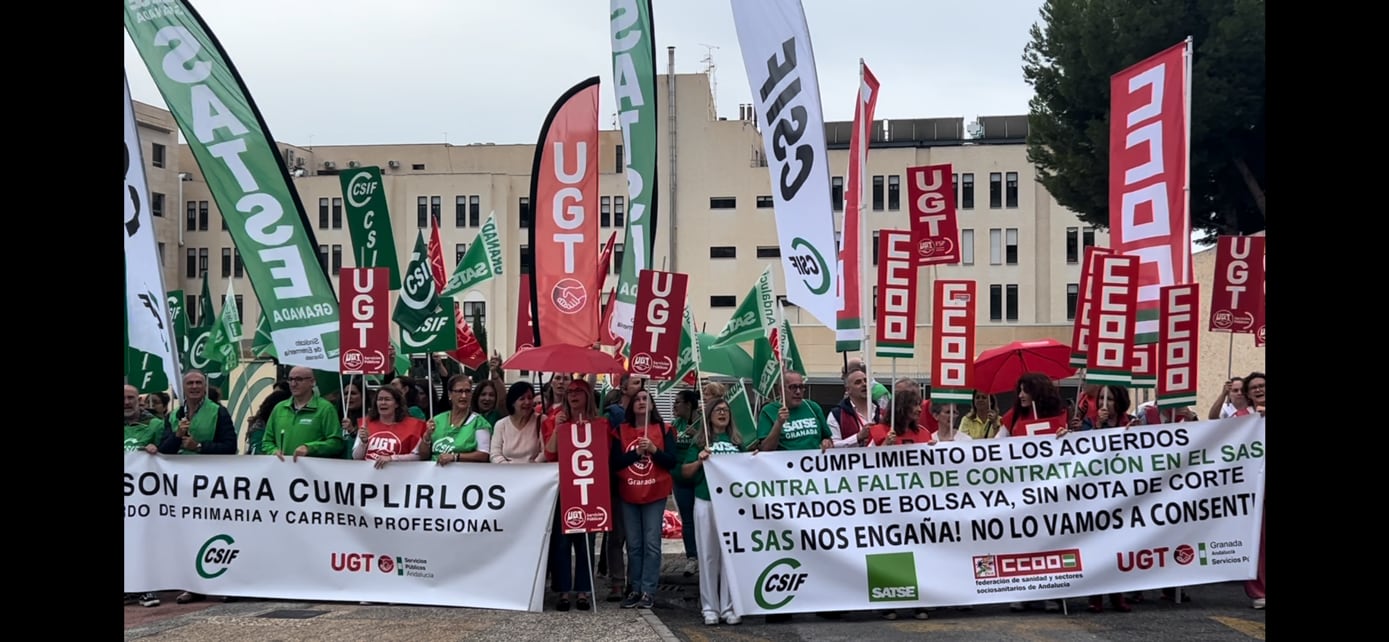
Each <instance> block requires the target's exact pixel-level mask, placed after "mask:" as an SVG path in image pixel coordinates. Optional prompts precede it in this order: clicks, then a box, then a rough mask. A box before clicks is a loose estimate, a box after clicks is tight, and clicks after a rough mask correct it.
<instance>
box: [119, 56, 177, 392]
mask: <svg viewBox="0 0 1389 642" xmlns="http://www.w3.org/2000/svg"><path fill="white" fill-rule="evenodd" d="M143 149H144V148H143V147H142V143H141V142H140V134H139V129H138V128H137V126H136V124H135V108H134V105H132V104H131V102H130V81H129V80H126V81H125V215H124V221H125V225H124V228H125V310H126V318H127V321H128V323H129V328H130V347H132V348H135V349H136V350H139V351H141V352H148V353H149V354H151V355H154V356H156V357H159V358H160V359H162V360H163V361H164V374H165V375H166V376H167V377H169V386H170V387H171V388H172V389H173V391H174V394H175V396H176V397H179V398H182V397H183V379H182V378H181V377H180V376H179V365H178V351H177V350H175V349H174V329H173V323H172V322H171V321H170V319H169V301H168V299H166V298H165V294H164V274H163V272H161V271H160V269H159V245H158V241H156V240H155V238H154V218H153V217H152V216H151V215H150V207H152V205H151V203H150V191H149V186H148V184H147V183H146V182H145V155H144V154H143V153H142V150H143ZM175 153H176V152H175ZM176 206H177V205H176ZM130 383H132V384H134V385H135V386H136V387H137V388H140V389H141V390H144V389H145V386H144V385H142V382H139V381H132V382H130Z"/></svg>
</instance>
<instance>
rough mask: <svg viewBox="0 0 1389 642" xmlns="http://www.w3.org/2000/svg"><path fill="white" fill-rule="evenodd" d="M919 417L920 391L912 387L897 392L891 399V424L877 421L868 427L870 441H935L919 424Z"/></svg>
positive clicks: (878, 443) (879, 443)
mask: <svg viewBox="0 0 1389 642" xmlns="http://www.w3.org/2000/svg"><path fill="white" fill-rule="evenodd" d="M920 419H921V393H919V392H917V391H915V390H912V389H906V390H903V391H901V392H898V393H897V395H896V398H895V399H894V400H893V412H892V425H891V426H888V425H887V424H882V423H877V424H873V425H872V426H871V427H869V428H868V431H869V434H870V435H871V437H870V443H872V445H874V446H900V445H906V444H934V443H936V440H935V437H934V436H933V435H932V434H931V431H930V430H929V429H927V428H926V427H925V426H922V425H921V424H920V422H919V420H920Z"/></svg>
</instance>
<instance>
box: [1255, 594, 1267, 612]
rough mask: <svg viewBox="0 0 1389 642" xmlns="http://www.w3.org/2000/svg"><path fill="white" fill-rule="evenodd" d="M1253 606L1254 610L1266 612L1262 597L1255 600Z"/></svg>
mask: <svg viewBox="0 0 1389 642" xmlns="http://www.w3.org/2000/svg"><path fill="white" fill-rule="evenodd" d="M1253 606H1254V608H1255V609H1256V610H1259V611H1262V610H1264V598H1262V597H1261V598H1258V599H1255V600H1254V604H1253Z"/></svg>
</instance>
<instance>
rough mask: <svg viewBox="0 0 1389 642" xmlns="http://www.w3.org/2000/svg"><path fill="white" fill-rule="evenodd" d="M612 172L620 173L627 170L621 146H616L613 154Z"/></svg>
mask: <svg viewBox="0 0 1389 642" xmlns="http://www.w3.org/2000/svg"><path fill="white" fill-rule="evenodd" d="M613 156H614V158H613V173H614V174H621V173H623V172H625V171H627V159H626V158H624V157H623V153H622V146H621V145H618V146H617V153H616V154H613Z"/></svg>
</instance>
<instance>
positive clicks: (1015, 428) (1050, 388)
mask: <svg viewBox="0 0 1389 642" xmlns="http://www.w3.org/2000/svg"><path fill="white" fill-rule="evenodd" d="M1017 393H1018V394H1017V399H1015V400H1014V401H1013V407H1012V408H1011V409H1009V410H1008V412H1005V413H1003V418H1002V419H1000V420H999V430H998V434H997V435H995V437H1011V436H1013V435H1018V436H1020V437H1022V436H1029V435H1052V434H1056V431H1057V430H1060V429H1061V428H1063V427H1065V426H1067V425H1068V424H1069V423H1070V421H1069V420H1070V416H1069V414H1068V413H1067V412H1066V404H1065V403H1064V402H1063V401H1061V393H1059V392H1057V390H1056V384H1054V383H1052V382H1051V378H1049V377H1047V376H1046V375H1044V374H1042V373H1040V372H1029V373H1026V374H1024V375H1022V376H1021V377H1018V385H1017Z"/></svg>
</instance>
